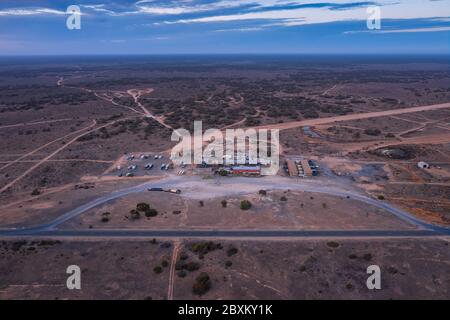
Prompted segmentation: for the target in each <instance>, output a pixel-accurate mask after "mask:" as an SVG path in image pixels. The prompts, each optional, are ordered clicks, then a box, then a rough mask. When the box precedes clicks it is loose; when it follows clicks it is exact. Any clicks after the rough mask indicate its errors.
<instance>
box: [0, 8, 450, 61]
mask: <svg viewBox="0 0 450 320" xmlns="http://www.w3.org/2000/svg"><path fill="white" fill-rule="evenodd" d="M70 5H77V6H78V7H79V8H80V11H81V15H80V16H79V18H80V20H81V29H74V30H69V29H68V28H67V26H66V20H67V19H68V18H70V17H71V16H70V14H68V13H67V8H68V7H69V6H70ZM373 7H377V8H379V10H380V16H381V28H380V29H374V30H372V29H369V28H368V26H367V19H368V17H369V15H370V14H369V13H368V12H367V10H368V8H373ZM239 53H246V54H274V53H276V54H405V53H406V54H448V55H449V56H450V0H377V1H363V0H305V1H295V0H218V1H213V0H121V1H119V0H117V1H107V0H69V1H67V0H57V1H56V0H53V1H51V0H1V1H0V55H77V54H239Z"/></svg>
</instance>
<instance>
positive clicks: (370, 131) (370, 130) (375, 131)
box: [364, 128, 381, 136]
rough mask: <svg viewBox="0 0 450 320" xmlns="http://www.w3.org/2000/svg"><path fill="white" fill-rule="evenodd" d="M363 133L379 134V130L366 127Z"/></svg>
mask: <svg viewBox="0 0 450 320" xmlns="http://www.w3.org/2000/svg"><path fill="white" fill-rule="evenodd" d="M364 133H365V134H367V135H369V136H378V135H380V134H381V131H380V130H379V129H373V128H368V129H366V130H364Z"/></svg>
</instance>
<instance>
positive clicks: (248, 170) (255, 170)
mask: <svg viewBox="0 0 450 320" xmlns="http://www.w3.org/2000/svg"><path fill="white" fill-rule="evenodd" d="M231 173H232V174H234V175H243V176H259V175H261V167H260V166H254V167H251V166H236V167H232V168H231Z"/></svg>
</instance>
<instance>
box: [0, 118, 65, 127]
mask: <svg viewBox="0 0 450 320" xmlns="http://www.w3.org/2000/svg"><path fill="white" fill-rule="evenodd" d="M72 120H74V119H72V118H64V119H55V120H42V121H35V122H23V123H16V124H8V125H4V126H0V129H7V128H16V127H26V126H33V125H37V124H46V123H55V122H63V121H72Z"/></svg>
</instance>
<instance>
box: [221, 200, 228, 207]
mask: <svg viewBox="0 0 450 320" xmlns="http://www.w3.org/2000/svg"><path fill="white" fill-rule="evenodd" d="M221 204H222V207H223V208H226V207H227V200H222V202H221Z"/></svg>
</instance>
